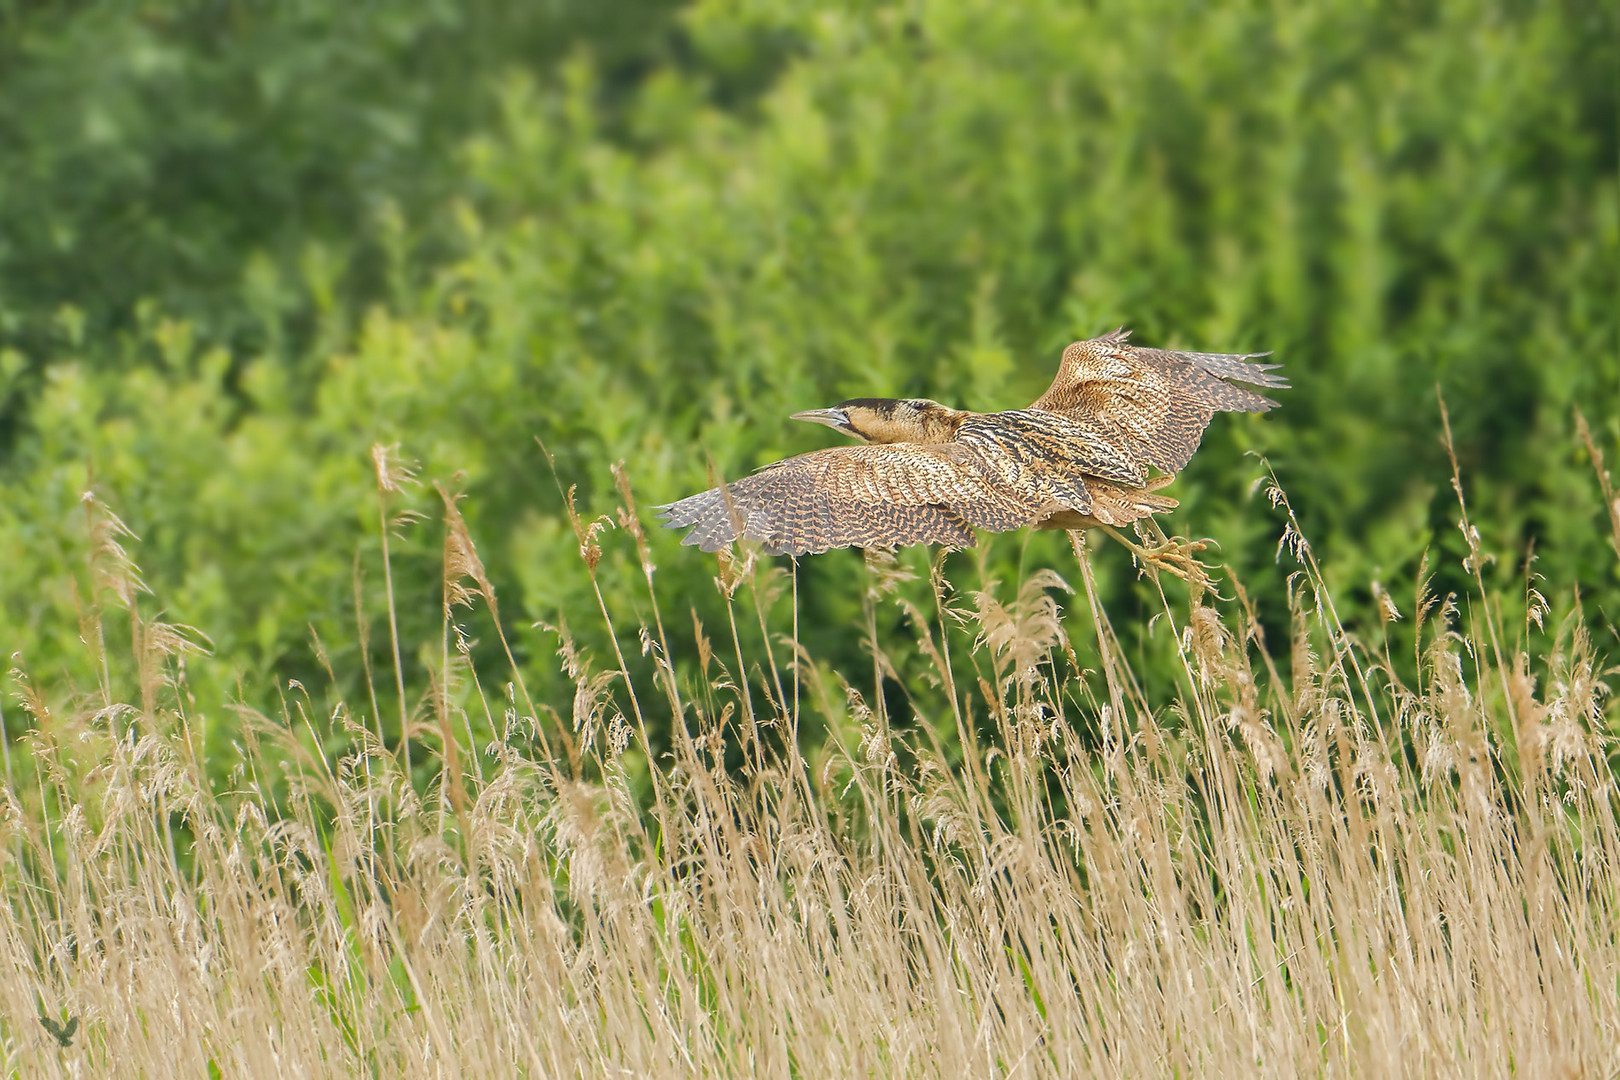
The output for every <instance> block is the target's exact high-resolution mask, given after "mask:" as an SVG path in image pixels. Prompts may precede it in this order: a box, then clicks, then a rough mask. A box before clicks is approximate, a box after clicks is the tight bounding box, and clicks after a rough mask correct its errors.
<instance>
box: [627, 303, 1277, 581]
mask: <svg viewBox="0 0 1620 1080" xmlns="http://www.w3.org/2000/svg"><path fill="white" fill-rule="evenodd" d="M1128 337H1129V333H1128V332H1127V331H1125V330H1123V329H1121V330H1116V331H1114V332H1113V333H1112V334H1105V335H1103V336H1102V337H1097V338H1092V339H1091V340H1089V341H1077V342H1075V343H1074V344H1072V345H1070V346H1069V347H1068V348H1067V349H1064V350H1063V362H1062V365H1061V366H1060V367H1059V368H1058V373H1057V378H1055V379H1054V380H1053V381H1052V385H1051V387H1049V388H1048V389H1047V391H1046V393H1044V394H1042V395H1041V396H1040V397H1038V398H1036V399H1035V401H1034V403H1033V404H1031V405H1030V406H1029V408H1027V409H1014V410H1011V411H1010V412H998V413H973V412H965V411H963V410H961V409H952V408H949V407H948V406H945V405H941V404H940V403H939V402H937V401H928V400H913V399H906V400H898V399H889V398H855V399H853V400H850V401H845V402H841V403H839V404H838V405H835V406H833V407H832V408H830V409H811V410H809V411H808V412H801V413H795V414H794V415H793V419H795V420H807V421H811V422H813V423H817V424H825V425H827V426H828V427H830V428H833V429H834V430H837V431H841V432H843V433H845V434H846V435H852V436H854V437H855V438H857V439H859V440H861V443H862V445H857V446H839V447H834V448H831V449H827V450H815V451H812V452H811V453H808V454H800V455H798V456H797V457H791V458H787V459H785V460H783V461H778V462H775V463H774V464H771V465H766V466H765V467H764V468H762V469H760V470H759V471H757V472H755V473H754V474H753V475H751V476H747V477H744V478H743V479H741V480H737V481H734V482H733V483H730V484H724V485H722V486H720V487H716V488H711V489H710V490H708V491H705V492H702V493H701V494H698V495H693V496H690V497H688V498H685V499H682V500H680V501H679V502H675V503H670V504H669V505H667V506H663V507H660V508H659V509H660V510H662V511H663V514H664V518H665V524H666V525H667V526H668V527H670V528H677V529H678V528H686V527H688V526H690V527H691V532H690V533H688V534H687V535H686V536H684V537H683V538H682V539H681V543H683V544H697V545H698V546H699V547H701V548H702V549H703V550H704V551H715V550H717V549H718V548H720V547H722V546H723V545H725V544H728V543H730V542H732V541H733V540H736V539H737V538H738V537H745V538H747V539H749V540H754V541H757V542H758V543H759V544H760V545H761V546H762V547H763V548H764V550H765V551H766V552H768V553H770V554H773V555H781V554H786V555H807V554H814V553H817V552H822V551H827V550H828V549H830V548H840V547H863V548H895V547H901V546H904V545H907V544H942V545H944V546H946V547H950V548H965V547H972V546H974V543H975V538H974V530H975V529H984V530H987V531H990V532H1005V531H1007V530H1010V529H1018V528H1023V527H1024V526H1031V525H1032V526H1035V527H1037V528H1043V529H1087V528H1094V527H1102V528H1105V529H1106V530H1107V531H1108V532H1109V533H1111V534H1112V535H1114V536H1115V537H1116V538H1117V539H1119V540H1120V541H1121V542H1122V543H1125V544H1126V545H1127V546H1129V547H1131V548H1132V549H1133V550H1135V551H1136V552H1137V553H1138V554H1139V555H1143V556H1147V557H1149V558H1153V557H1154V556H1156V555H1157V554H1160V553H1162V552H1163V551H1164V550H1165V549H1164V548H1160V549H1158V551H1148V550H1146V549H1144V548H1142V547H1141V546H1140V545H1136V544H1132V543H1131V542H1130V541H1128V540H1126V539H1125V538H1124V537H1123V536H1121V535H1120V534H1119V533H1118V532H1117V531H1115V529H1114V528H1113V526H1118V525H1125V524H1129V523H1131V522H1134V521H1138V520H1139V519H1142V518H1147V517H1149V516H1150V515H1153V514H1158V513H1162V512H1164V511H1167V510H1173V509H1175V507H1176V505H1177V503H1176V500H1175V499H1172V498H1170V497H1169V496H1167V495H1161V494H1159V489H1160V488H1162V487H1163V486H1164V485H1165V484H1167V483H1169V482H1170V481H1171V480H1172V479H1173V478H1174V477H1175V474H1176V473H1178V472H1179V471H1180V470H1181V468H1182V467H1183V466H1185V465H1186V464H1187V462H1188V461H1189V460H1190V459H1191V458H1192V456H1193V452H1194V451H1196V450H1197V449H1198V444H1199V442H1200V441H1201V440H1202V438H1203V434H1204V428H1205V427H1207V426H1208V424H1209V421H1210V418H1211V417H1212V416H1213V415H1214V414H1215V413H1216V412H1265V411H1266V410H1268V409H1271V408H1272V407H1274V406H1275V405H1276V404H1277V403H1276V402H1275V401H1272V400H1271V399H1270V398H1268V397H1265V396H1263V395H1262V394H1260V393H1258V392H1256V391H1255V390H1251V389H1249V388H1248V387H1246V386H1240V385H1238V384H1239V383H1247V384H1250V385H1251V386H1257V387H1266V388H1270V389H1280V388H1286V387H1287V386H1288V383H1287V382H1285V381H1284V380H1283V379H1282V378H1281V377H1280V376H1278V375H1274V374H1272V371H1273V370H1274V369H1275V368H1276V367H1277V366H1278V365H1276V364H1258V363H1254V362H1253V361H1254V360H1255V359H1256V358H1258V357H1263V356H1267V355H1269V354H1268V353H1238V354H1222V353H1197V352H1173V351H1169V350H1164V349H1149V348H1143V347H1141V346H1137V345H1131V344H1129V343H1128V341H1127V340H1126V339H1127V338H1128ZM1150 470H1151V472H1150Z"/></svg>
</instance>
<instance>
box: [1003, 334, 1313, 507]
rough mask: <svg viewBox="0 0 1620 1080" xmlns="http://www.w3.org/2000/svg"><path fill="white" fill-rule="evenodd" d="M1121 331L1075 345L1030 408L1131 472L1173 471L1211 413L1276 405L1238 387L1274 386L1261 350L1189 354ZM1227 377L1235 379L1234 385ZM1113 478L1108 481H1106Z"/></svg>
mask: <svg viewBox="0 0 1620 1080" xmlns="http://www.w3.org/2000/svg"><path fill="white" fill-rule="evenodd" d="M1129 336H1130V335H1129V334H1128V333H1127V332H1126V331H1124V330H1116V331H1115V332H1114V333H1112V334H1105V335H1103V336H1102V337H1098V338H1092V339H1090V340H1089V341H1077V342H1075V343H1074V344H1072V345H1070V346H1069V347H1068V348H1067V349H1065V350H1063V362H1062V364H1061V365H1060V367H1059V368H1058V373H1057V377H1056V378H1055V379H1054V380H1053V381H1052V385H1051V387H1049V388H1048V389H1047V391H1046V393H1044V394H1042V395H1041V396H1040V397H1039V398H1037V399H1036V400H1035V403H1034V404H1033V405H1032V406H1031V408H1033V409H1040V410H1043V411H1046V412H1053V413H1057V414H1059V415H1061V416H1064V417H1067V418H1068V419H1070V420H1072V421H1074V422H1075V423H1077V424H1080V425H1081V426H1083V427H1085V428H1088V429H1089V430H1091V431H1093V432H1095V433H1096V435H1097V436H1099V438H1100V439H1101V440H1103V441H1104V442H1105V443H1106V444H1107V445H1109V446H1112V447H1114V448H1115V449H1117V450H1118V451H1119V452H1120V453H1121V455H1122V456H1123V457H1124V458H1125V459H1128V463H1129V464H1134V465H1136V466H1137V467H1138V468H1142V467H1146V466H1152V467H1153V468H1155V469H1160V470H1162V471H1164V472H1167V473H1174V472H1179V471H1180V470H1181V468H1182V467H1183V466H1185V465H1186V464H1187V462H1188V461H1189V460H1191V458H1192V456H1193V452H1194V451H1196V450H1197V449H1198V444H1199V443H1200V442H1201V441H1203V437H1204V429H1205V428H1206V427H1207V426H1209V421H1210V418H1211V417H1213V416H1214V414H1215V413H1217V412H1265V411H1266V410H1268V409H1270V408H1272V407H1274V406H1275V405H1276V404H1277V403H1276V402H1275V401H1273V400H1271V399H1270V398H1268V397H1266V396H1264V395H1263V394H1260V393H1258V392H1257V391H1255V390H1251V389H1249V387H1248V386H1240V385H1238V383H1248V384H1250V385H1252V386H1259V387H1267V388H1277V389H1282V388H1286V387H1287V386H1288V382H1287V380H1285V379H1283V378H1282V377H1281V376H1280V375H1275V374H1273V372H1274V371H1275V369H1276V368H1277V366H1278V365H1276V364H1257V363H1252V362H1251V361H1253V360H1254V359H1256V358H1257V357H1261V356H1266V355H1269V354H1267V353H1232V354H1225V353H1195V352H1174V351H1171V350H1168V349H1148V348H1142V347H1139V346H1135V345H1131V344H1130V343H1129V342H1128V341H1127V340H1126V339H1127V338H1128V337H1129ZM1234 380H1235V381H1234ZM1110 479H1113V477H1110Z"/></svg>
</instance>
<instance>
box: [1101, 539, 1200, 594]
mask: <svg viewBox="0 0 1620 1080" xmlns="http://www.w3.org/2000/svg"><path fill="white" fill-rule="evenodd" d="M1098 528H1100V529H1102V530H1103V531H1104V532H1106V533H1108V535H1109V536H1112V537H1113V538H1114V539H1115V540H1118V541H1119V542H1120V543H1121V544H1123V545H1124V546H1125V547H1126V548H1127V549H1129V550H1130V553H1131V556H1132V557H1133V558H1134V559H1135V560H1136V563H1137V565H1138V567H1140V568H1141V570H1142V572H1144V573H1150V574H1157V573H1159V572H1160V571H1163V572H1164V573H1167V574H1169V575H1171V576H1172V577H1178V578H1180V579H1181V580H1182V581H1185V582H1187V583H1188V584H1193V583H1195V582H1196V583H1200V584H1204V585H1208V584H1209V574H1210V571H1211V569H1212V567H1210V566H1208V565H1206V564H1204V563H1202V562H1200V561H1199V560H1198V558H1197V557H1196V556H1197V555H1198V553H1199V552H1200V551H1204V550H1207V549H1208V548H1209V546H1210V542H1209V541H1206V540H1189V539H1187V538H1186V537H1184V536H1177V537H1174V538H1170V537H1166V536H1165V535H1164V534H1163V533H1162V532H1160V531H1159V530H1158V528H1157V527H1156V526H1154V527H1152V528H1153V533H1154V534H1155V535H1154V539H1155V540H1157V541H1158V542H1157V543H1155V544H1153V545H1151V546H1147V545H1144V544H1138V543H1136V542H1135V541H1133V540H1131V539H1129V538H1128V537H1126V536H1125V535H1124V534H1122V533H1121V532H1119V530H1117V529H1115V528H1113V527H1112V526H1109V525H1099V526H1098ZM1144 539H1147V538H1146V537H1144Z"/></svg>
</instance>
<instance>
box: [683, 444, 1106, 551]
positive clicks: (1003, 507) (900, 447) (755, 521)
mask: <svg viewBox="0 0 1620 1080" xmlns="http://www.w3.org/2000/svg"><path fill="white" fill-rule="evenodd" d="M998 466H999V463H998V462H996V461H995V460H994V455H991V454H987V453H986V452H985V451H984V450H983V449H982V448H980V447H978V446H973V445H969V444H966V443H945V444H937V445H921V444H916V443H889V444H884V445H870V446H838V447H832V448H830V449H827V450H817V451H814V452H812V453H809V454H800V455H799V456H797V457H791V458H787V459H786V460H784V461H779V462H776V463H775V464H772V465H767V466H765V467H764V468H763V469H760V470H759V471H758V472H756V473H754V474H753V475H752V476H747V477H744V478H743V479H741V480H737V481H735V482H733V483H731V484H727V485H724V486H721V487H716V488H711V489H710V490H708V491H704V492H700V493H699V494H697V495H693V496H690V497H688V498H685V499H682V500H680V501H679V502H676V503H671V504H670V505H668V506H666V507H663V508H662V510H663V514H664V519H665V524H666V525H667V526H669V527H670V528H686V527H690V528H691V532H690V533H688V534H687V535H686V536H685V537H683V538H682V540H681V542H682V543H683V544H696V545H697V546H698V547H700V548H702V549H703V550H704V551H714V550H716V549H718V548H720V547H722V546H724V545H725V544H728V543H730V542H731V541H733V540H735V539H737V538H738V537H739V536H742V537H746V538H747V539H750V540H754V541H757V542H759V543H760V544H761V545H762V546H763V547H764V549H765V550H766V551H767V552H769V553H770V554H773V555H779V554H789V555H804V554H814V553H816V552H821V551H827V550H829V549H830V548H835V547H867V548H893V547H902V546H905V545H908V544H942V545H944V546H946V547H953V548H963V547H972V546H973V545H974V536H973V531H972V529H973V528H980V529H986V530H989V531H993V532H1005V531H1007V530H1009V529H1018V528H1022V527H1023V526H1025V525H1028V524H1030V523H1031V522H1033V521H1036V520H1039V519H1041V518H1044V517H1046V516H1049V515H1050V514H1051V513H1055V512H1057V511H1059V510H1062V509H1087V510H1089V509H1090V502H1089V497H1088V498H1087V500H1086V501H1085V502H1084V505H1083V506H1081V505H1077V503H1078V500H1073V499H1069V500H1066V499H1064V498H1063V497H1062V495H1061V494H1060V493H1059V492H1058V491H1057V490H1056V489H1054V488H1053V487H1052V486H1050V485H1042V484H1039V483H1031V482H1025V483H1014V484H1008V483H1006V482H1005V477H1006V472H1007V470H1006V469H1005V468H1004V467H998ZM1080 490H1081V491H1083V490H1084V489H1083V486H1082V487H1081V489H1080Z"/></svg>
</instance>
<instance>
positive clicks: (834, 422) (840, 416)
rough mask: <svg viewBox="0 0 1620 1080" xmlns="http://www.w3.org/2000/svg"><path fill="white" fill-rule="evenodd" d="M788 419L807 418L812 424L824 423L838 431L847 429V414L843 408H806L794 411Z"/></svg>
mask: <svg viewBox="0 0 1620 1080" xmlns="http://www.w3.org/2000/svg"><path fill="white" fill-rule="evenodd" d="M789 419H791V420H808V421H809V422H810V423H812V424H826V425H827V426H828V427H830V428H833V429H835V430H838V431H848V430H849V414H848V413H846V412H844V410H843V409H807V410H805V411H804V412H796V413H794V414H793V415H792V416H791V417H789Z"/></svg>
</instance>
